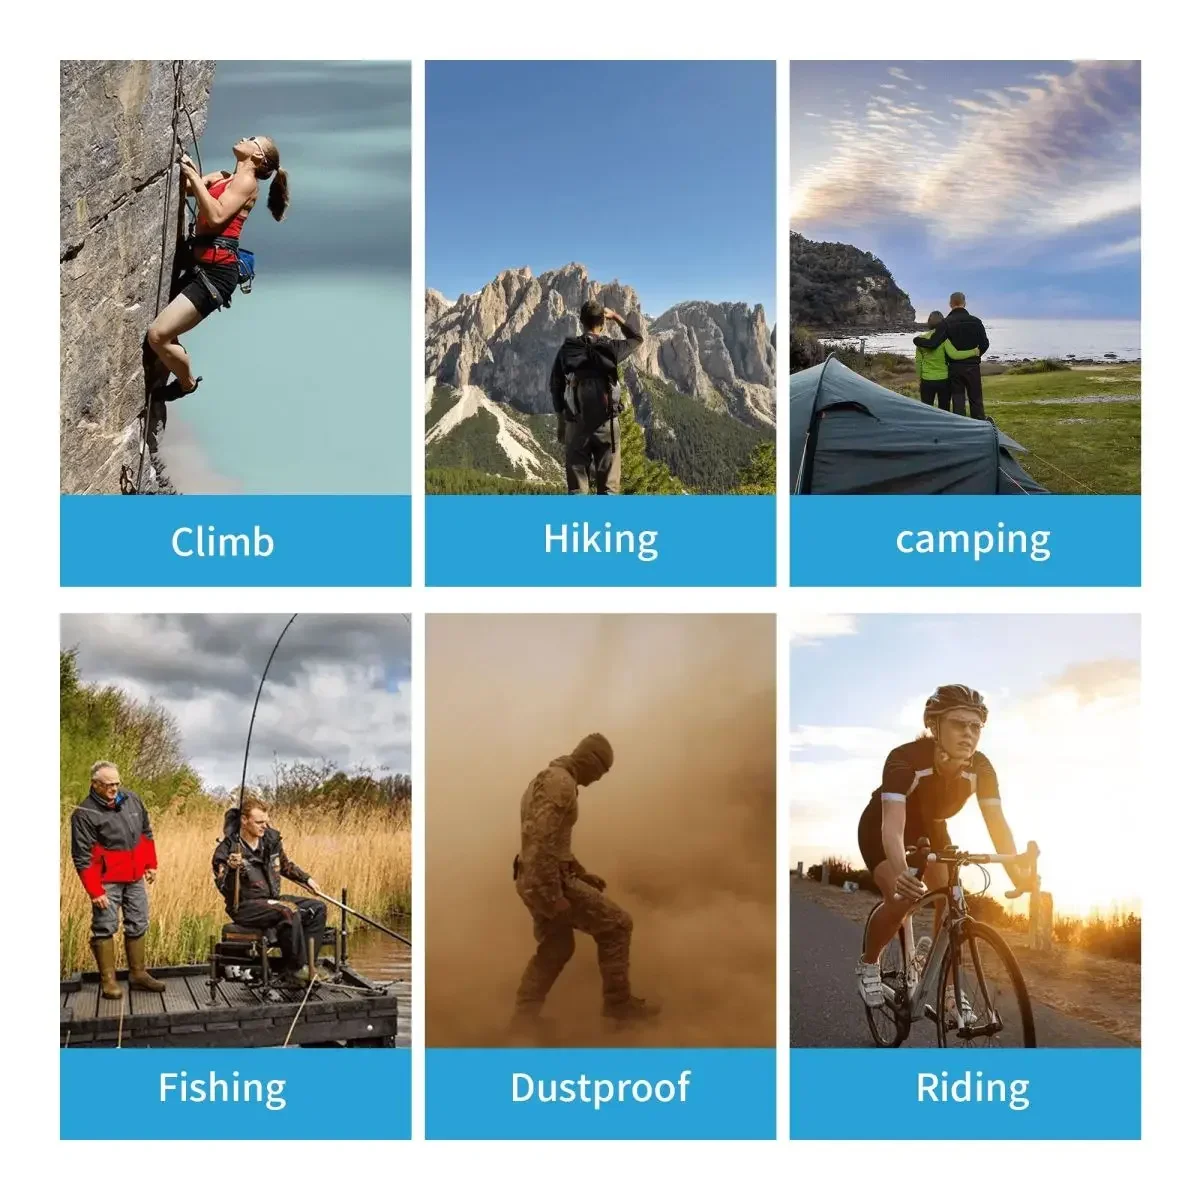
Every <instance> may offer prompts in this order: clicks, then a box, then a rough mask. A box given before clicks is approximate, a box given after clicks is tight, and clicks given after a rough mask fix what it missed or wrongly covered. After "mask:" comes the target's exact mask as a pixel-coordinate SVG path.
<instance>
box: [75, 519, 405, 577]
mask: <svg viewBox="0 0 1200 1200" xmlns="http://www.w3.org/2000/svg"><path fill="white" fill-rule="evenodd" d="M59 512H60V519H61V525H62V538H61V546H60V556H59V575H60V581H61V584H62V586H63V587H95V586H98V585H104V586H106V587H156V586H165V587H294V586H306V587H408V586H409V585H410V584H411V582H412V523H411V515H412V497H411V496H63V497H62V503H61V507H60V510H59ZM114 555H115V556H116V557H115V560H114V557H113V556H114ZM114 572H115V574H114Z"/></svg>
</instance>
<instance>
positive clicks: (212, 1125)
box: [59, 1048, 412, 1141]
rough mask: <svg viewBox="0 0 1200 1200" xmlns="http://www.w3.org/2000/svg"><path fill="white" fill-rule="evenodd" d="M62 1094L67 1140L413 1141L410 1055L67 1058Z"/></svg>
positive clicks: (263, 1052) (295, 1052) (291, 1052)
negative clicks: (409, 1139) (266, 1139)
mask: <svg viewBox="0 0 1200 1200" xmlns="http://www.w3.org/2000/svg"><path fill="white" fill-rule="evenodd" d="M59 1087H60V1089H61V1090H60V1094H59V1122H60V1130H59V1132H60V1136H61V1137H62V1138H63V1139H69V1140H74V1139H78V1138H82V1139H100V1140H103V1141H130V1140H138V1139H142V1138H146V1139H153V1140H155V1141H159V1140H164V1139H166V1140H170V1139H175V1138H180V1139H189V1140H219V1139H230V1140H238V1141H253V1140H258V1139H260V1138H268V1139H286V1140H289V1141H290V1140H304V1141H308V1140H312V1141H342V1140H356V1141H384V1140H387V1141H396V1140H403V1139H405V1138H409V1137H411V1136H412V1052H411V1051H410V1050H407V1049H396V1050H391V1049H388V1050H364V1049H349V1050H309V1049H300V1048H294V1049H287V1050H282V1049H278V1050H276V1049H254V1050H163V1049H152V1050H111V1049H110V1050H88V1049H76V1050H70V1049H68V1050H62V1051H60V1053H59Z"/></svg>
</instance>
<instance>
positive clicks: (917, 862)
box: [896, 838, 1041, 900]
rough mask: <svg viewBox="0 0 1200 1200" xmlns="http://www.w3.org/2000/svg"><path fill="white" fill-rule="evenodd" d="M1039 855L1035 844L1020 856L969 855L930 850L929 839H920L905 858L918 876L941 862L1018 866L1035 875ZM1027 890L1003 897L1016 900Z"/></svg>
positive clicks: (1015, 890)
mask: <svg viewBox="0 0 1200 1200" xmlns="http://www.w3.org/2000/svg"><path fill="white" fill-rule="evenodd" d="M1040 853H1041V851H1040V850H1039V849H1038V844H1037V842H1029V843H1028V844H1027V845H1026V847H1025V850H1024V851H1023V852H1022V853H1020V854H971V853H969V852H968V851H966V850H960V849H959V848H958V847H957V846H947V847H946V848H945V849H943V850H931V849H930V848H929V839H928V838H921V840H920V841H919V842H918V843H917V845H916V847H912V846H910V847H908V848H907V851H906V856H905V857H906V859H907V861H908V864H909V867H910V868H915V871H910V873H913V874H919V872H920V870H921V869H923V868H924V867H926V866H928V865H929V864H930V863H937V862H943V863H956V864H957V865H958V866H960V867H965V866H989V865H992V866H1002V867H1006V866H1009V865H1019V866H1022V867H1024V868H1026V869H1027V870H1028V871H1029V872H1030V873H1031V874H1034V875H1036V873H1037V860H1038V855H1039V854H1040ZM1028 890H1029V889H1028V888H1012V889H1010V890H1009V891H1006V892H1005V893H1004V895H1005V898H1006V899H1008V900H1016V899H1017V898H1018V897H1019V896H1023V895H1025V894H1026V892H1027V891H1028ZM900 898H901V897H900V896H899V895H897V896H896V899H897V900H899V899H900Z"/></svg>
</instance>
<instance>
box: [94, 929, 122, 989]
mask: <svg viewBox="0 0 1200 1200" xmlns="http://www.w3.org/2000/svg"><path fill="white" fill-rule="evenodd" d="M92 953H93V954H94V955H95V956H96V969H97V970H98V971H99V972H100V995H102V996H103V997H104V998H105V1000H121V999H123V998H124V996H125V993H124V991H122V990H121V985H120V984H119V983H118V982H117V949H116V947H115V946H114V945H113V940H112V938H110V937H106V938H93V939H92Z"/></svg>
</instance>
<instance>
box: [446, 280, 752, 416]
mask: <svg viewBox="0 0 1200 1200" xmlns="http://www.w3.org/2000/svg"><path fill="white" fill-rule="evenodd" d="M435 296H438V298H439V299H440V298H441V297H440V294H437V293H435ZM589 299H596V300H599V301H600V303H601V304H603V305H605V306H606V307H608V308H612V309H615V310H616V311H617V312H619V313H621V315H622V316H623V317H625V319H626V320H627V321H628V322H629V324H630V325H631V326H632V327H633V328H634V329H637V330H638V331H639V332H640V333H641V334H642V335H643V337H644V338H645V341H644V343H643V345H642V347H641V348H640V350H639V351H638V352H637V354H636V355H635V356H634V357H633V358H632V360H631V362H632V364H633V366H634V367H636V368H637V370H638V371H642V372H645V373H646V374H648V375H650V376H653V377H657V378H661V379H663V380H665V381H666V382H668V383H670V384H671V385H672V386H674V387H675V388H676V389H678V390H679V391H680V392H682V393H683V394H684V395H688V396H696V397H700V398H702V399H703V400H704V401H705V403H706V404H708V405H710V406H711V407H714V408H724V409H726V410H727V411H728V412H729V414H730V415H731V416H734V417H735V418H737V419H738V420H741V421H744V422H749V423H753V424H764V425H772V424H773V423H774V419H775V415H774V414H775V402H774V388H775V348H774V345H773V342H772V339H771V334H770V330H769V329H768V327H767V324H766V317H765V313H764V311H763V308H762V306H761V305H756V306H754V307H753V308H751V306H749V305H747V304H744V303H737V302H714V301H706V300H694V301H687V302H685V303H682V304H677V305H675V306H673V307H672V308H671V309H669V310H668V311H667V312H665V313H664V314H663V315H662V316H661V317H659V318H657V319H656V320H655V321H653V322H651V321H650V320H649V319H648V318H647V317H646V315H645V314H644V313H643V311H642V306H641V302H640V300H639V299H638V295H637V292H636V291H635V290H634V289H633V288H632V287H630V286H628V285H626V284H623V283H621V282H620V281H619V280H615V279H614V280H611V281H610V282H608V283H602V282H600V281H598V280H593V279H591V278H589V276H588V273H587V269H586V267H584V266H583V265H582V264H580V263H567V264H566V265H565V266H563V267H559V268H556V269H555V270H551V271H545V272H543V273H542V274H541V275H538V276H536V277H535V276H534V275H533V273H532V271H531V270H530V269H529V268H528V267H524V268H521V269H519V270H508V271H503V272H501V274H500V275H498V276H497V277H496V278H495V279H493V280H492V281H491V282H490V283H488V284H487V285H485V286H484V288H483V289H481V291H479V292H477V293H475V294H474V295H472V296H468V297H460V298H459V300H458V302H456V303H455V304H454V305H452V306H450V307H449V308H442V307H441V306H440V305H439V304H438V303H437V301H436V300H434V301H432V302H431V300H430V298H429V297H428V296H427V298H426V309H425V312H426V338H425V374H426V376H427V377H428V378H430V379H433V380H435V381H436V382H438V383H445V384H449V385H450V386H452V387H455V388H458V389H460V390H463V389H465V388H466V387H467V386H476V387H479V388H481V389H482V390H483V391H484V393H486V394H487V395H488V396H489V397H491V398H492V399H493V400H498V401H501V402H503V403H507V404H510V405H512V406H513V407H514V408H517V409H519V410H521V411H523V412H527V413H539V412H543V413H544V412H549V411H550V410H551V401H550V393H549V376H550V368H551V365H552V364H553V361H554V356H555V354H556V353H557V351H558V348H559V346H561V345H562V342H563V340H564V339H565V338H567V337H571V336H574V335H577V334H578V333H579V332H580V326H579V319H578V313H579V309H580V308H581V307H582V305H583V303H584V301H585V300H589Z"/></svg>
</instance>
